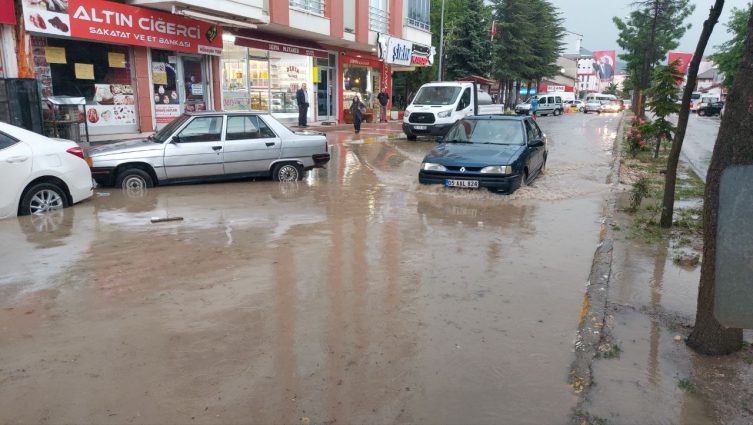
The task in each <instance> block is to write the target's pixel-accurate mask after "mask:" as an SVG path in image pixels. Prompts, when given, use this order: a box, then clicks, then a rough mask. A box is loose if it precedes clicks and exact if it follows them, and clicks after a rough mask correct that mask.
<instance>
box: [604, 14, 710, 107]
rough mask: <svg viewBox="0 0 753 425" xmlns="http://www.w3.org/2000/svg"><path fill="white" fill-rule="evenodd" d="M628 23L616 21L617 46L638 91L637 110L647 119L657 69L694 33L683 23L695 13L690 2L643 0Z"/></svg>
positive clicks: (634, 102)
mask: <svg viewBox="0 0 753 425" xmlns="http://www.w3.org/2000/svg"><path fill="white" fill-rule="evenodd" d="M633 5H634V9H633V11H632V12H630V15H629V16H628V18H627V19H625V20H622V19H620V18H618V17H614V18H613V21H614V23H615V25H616V26H617V29H618V30H619V36H618V39H617V44H618V45H619V46H620V47H621V48H622V49H623V50H624V53H622V54H620V58H621V59H623V60H624V61H625V62H626V64H627V66H626V69H627V73H628V75H630V76H631V78H633V80H634V82H635V84H636V87H635V89H636V90H634V92H633V110H634V111H635V113H636V115H640V116H644V114H645V113H644V111H645V105H644V91H645V90H646V89H648V87H649V83H650V81H651V76H652V74H653V69H654V68H655V67H656V65H658V64H659V63H660V62H661V61H662V60H663V59H664V58H665V57H666V55H667V53H668V52H669V51H670V50H672V49H674V48H676V47H677V46H678V40H679V39H680V38H682V36H683V35H684V34H685V32H686V31H687V30H688V29H690V25H685V24H684V23H683V22H684V21H685V19H686V18H687V17H688V16H689V15H690V14H691V13H692V12H693V10H694V9H695V6H694V5H691V4H690V0H642V1H636V2H635V3H633Z"/></svg>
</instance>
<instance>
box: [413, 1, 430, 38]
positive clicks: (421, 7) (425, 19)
mask: <svg viewBox="0 0 753 425" xmlns="http://www.w3.org/2000/svg"><path fill="white" fill-rule="evenodd" d="M430 9H431V0H408V25H410V26H412V27H416V28H419V29H422V30H426V31H431V20H430V19H429V16H430V15H429V11H430Z"/></svg>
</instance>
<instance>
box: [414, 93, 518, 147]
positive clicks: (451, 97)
mask: <svg viewBox="0 0 753 425" xmlns="http://www.w3.org/2000/svg"><path fill="white" fill-rule="evenodd" d="M476 98H478V102H475V100H476ZM476 106H478V111H475V110H474V108H475V107H476ZM504 112H505V107H504V105H496V104H493V103H492V98H491V96H489V94H488V93H486V92H484V91H481V90H477V89H476V86H475V85H474V84H473V83H470V82H459V81H449V82H441V83H428V84H424V85H423V86H421V88H420V89H418V93H416V97H414V98H413V101H412V102H411V104H410V105H408V107H407V108H406V109H405V116H404V117H403V132H404V133H405V135H406V136H408V140H416V137H418V136H434V137H443V136H444V135H445V134H447V132H448V131H449V130H450V127H452V125H453V124H455V123H456V122H457V121H459V120H461V119H462V118H465V117H468V116H471V115H495V114H503V113H504Z"/></svg>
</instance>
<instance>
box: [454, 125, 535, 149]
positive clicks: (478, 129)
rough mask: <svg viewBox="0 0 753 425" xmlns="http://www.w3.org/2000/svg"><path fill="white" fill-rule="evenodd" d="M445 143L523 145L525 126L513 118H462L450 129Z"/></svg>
mask: <svg viewBox="0 0 753 425" xmlns="http://www.w3.org/2000/svg"><path fill="white" fill-rule="evenodd" d="M444 140H445V143H479V144H494V145H523V144H524V139H523V126H522V125H521V124H520V121H513V120H462V121H459V122H458V123H457V124H455V126H453V127H452V129H450V131H449V132H448V133H447V136H446V137H445V138H444Z"/></svg>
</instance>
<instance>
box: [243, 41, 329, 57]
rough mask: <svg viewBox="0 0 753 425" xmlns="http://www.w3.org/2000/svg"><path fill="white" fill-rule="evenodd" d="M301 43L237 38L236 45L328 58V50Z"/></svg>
mask: <svg viewBox="0 0 753 425" xmlns="http://www.w3.org/2000/svg"><path fill="white" fill-rule="evenodd" d="M300 44H301V43H296V42H287V40H285V41H276V40H269V39H267V38H256V37H245V36H243V37H241V36H236V37H235V45H236V46H242V47H251V48H254V49H261V50H268V51H271V52H282V53H290V54H293V55H304V56H313V57H316V58H323V59H324V58H327V57H328V56H327V55H328V53H327V51H326V50H321V49H317V48H312V47H307V46H302V45H300Z"/></svg>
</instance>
